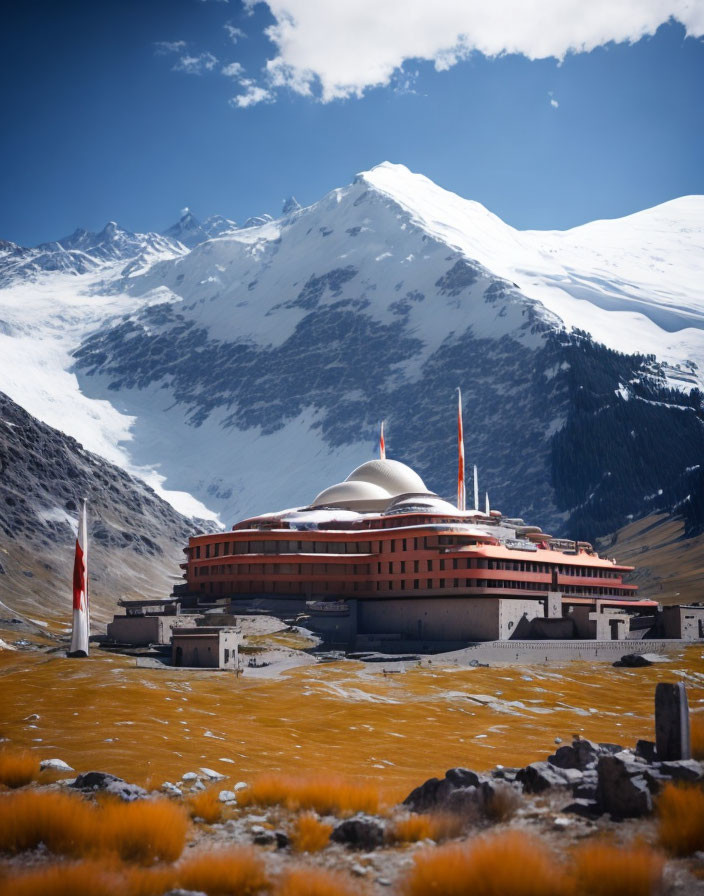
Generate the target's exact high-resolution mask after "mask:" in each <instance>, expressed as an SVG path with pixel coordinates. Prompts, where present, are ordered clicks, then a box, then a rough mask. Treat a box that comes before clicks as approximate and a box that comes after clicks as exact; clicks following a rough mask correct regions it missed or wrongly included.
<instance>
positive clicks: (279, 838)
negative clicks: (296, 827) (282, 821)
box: [274, 831, 291, 849]
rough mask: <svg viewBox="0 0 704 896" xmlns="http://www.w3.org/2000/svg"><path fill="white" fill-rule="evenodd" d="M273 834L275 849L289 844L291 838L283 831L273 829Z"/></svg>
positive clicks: (284, 847)
mask: <svg viewBox="0 0 704 896" xmlns="http://www.w3.org/2000/svg"><path fill="white" fill-rule="evenodd" d="M274 836H275V837H276V848H277V849H286V847H287V846H290V844H291V839H290V837H289V836H288V834H285V833H284V832H283V831H274Z"/></svg>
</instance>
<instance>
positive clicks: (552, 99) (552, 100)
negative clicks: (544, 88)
mask: <svg viewBox="0 0 704 896" xmlns="http://www.w3.org/2000/svg"><path fill="white" fill-rule="evenodd" d="M548 98H549V100H550V105H551V106H552V107H553V109H557V108H558V107H559V105H560V104H559V103H558V101H557V100H556V99H555V95H554V94H553V92H552V90H548Z"/></svg>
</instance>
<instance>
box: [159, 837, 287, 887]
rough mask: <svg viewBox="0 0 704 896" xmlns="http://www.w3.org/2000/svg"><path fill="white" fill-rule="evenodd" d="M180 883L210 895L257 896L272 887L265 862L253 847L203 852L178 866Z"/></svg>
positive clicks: (177, 871) (182, 885)
mask: <svg viewBox="0 0 704 896" xmlns="http://www.w3.org/2000/svg"><path fill="white" fill-rule="evenodd" d="M176 873H177V879H178V885H179V886H180V887H183V888H184V889H187V890H202V891H203V892H205V893H207V894H208V896H254V894H256V893H259V891H260V890H265V889H267V888H268V887H269V885H270V883H269V879H268V877H267V874H266V869H265V867H264V864H263V862H262V861H261V859H260V858H259V857H258V856H257V854H256V853H255V852H254V850H253V849H248V848H244V847H243V848H238V849H228V850H220V851H214V852H201V853H197V854H196V855H193V856H191V857H190V858H188V859H186V860H185V861H184V862H182V863H181V865H180V866H179V867H178V868H177V869H176Z"/></svg>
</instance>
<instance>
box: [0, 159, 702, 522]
mask: <svg viewBox="0 0 704 896" xmlns="http://www.w3.org/2000/svg"><path fill="white" fill-rule="evenodd" d="M184 218H187V220H184ZM209 220H211V221H212V219H209ZM182 223H183V226H182V227H181V229H180V230H178V231H177V230H175V229H174V228H172V229H171V230H170V231H167V232H166V234H165V237H162V238H165V239H166V240H167V244H166V245H165V246H164V247H163V248H162V249H161V250H159V251H156V250H155V253H154V255H153V256H152V257H150V258H149V259H146V260H144V259H142V258H141V256H136V258H137V259H139V260H138V261H137V262H135V260H130V261H128V262H127V264H125V263H123V262H124V259H121V260H120V261H119V262H118V261H114V262H111V263H108V262H107V261H104V260H100V263H99V264H97V262H96V265H97V267H89V266H86V269H85V271H84V272H83V273H82V274H81V276H78V277H77V276H76V272H75V270H73V269H72V270H71V271H70V272H67V271H66V270H65V269H62V268H59V267H57V268H55V269H47V268H44V269H41V268H38V267H35V268H34V269H33V270H32V276H31V277H26V276H25V277H21V276H19V275H18V274H17V272H16V271H15V270H10V271H9V274H8V273H6V275H5V276H6V279H5V281H4V282H5V284H6V285H5V288H4V289H3V290H0V350H2V352H3V354H2V355H0V357H2V358H4V360H3V361H0V365H2V366H1V367H0V388H4V390H5V391H6V392H8V394H10V395H11V396H12V397H14V398H15V399H16V400H18V401H19V402H20V403H21V404H22V405H23V406H25V407H27V409H28V410H29V411H30V412H31V413H34V414H36V415H37V416H38V417H40V419H43V420H46V421H47V422H50V423H52V424H53V425H58V426H61V428H63V429H65V430H66V431H69V432H71V434H73V435H75V436H76V437H77V438H79V439H80V440H81V441H83V442H84V444H85V445H86V447H88V448H91V449H92V450H96V451H98V452H100V453H102V454H103V455H105V456H107V457H109V458H110V459H111V460H114V461H115V462H117V463H120V464H122V465H123V466H125V467H127V468H128V469H130V470H132V471H137V472H140V473H141V474H142V475H143V476H144V477H145V478H146V479H147V481H149V482H150V483H151V484H153V485H154V486H155V487H157V488H160V489H161V490H162V493H163V494H166V495H167V497H169V498H170V500H172V501H173V502H174V503H175V504H176V506H178V507H179V508H180V509H182V510H184V511H185V512H188V513H191V514H193V515H198V516H206V515H207V509H210V510H211V511H213V512H214V513H217V514H219V515H220V517H221V519H222V520H223V522H226V523H231V522H233V521H234V520H235V519H236V518H238V517H241V516H242V515H244V514H249V513H252V512H258V511H263V510H270V509H273V508H276V507H280V506H292V505H299V504H305V503H308V502H309V501H310V500H311V499H312V497H313V496H314V495H315V494H317V492H318V491H319V490H320V489H321V488H322V487H323V486H325V485H327V484H329V483H330V482H335V481H339V480H340V479H341V478H344V476H345V475H346V474H347V473H348V472H349V471H350V470H351V469H352V468H353V467H354V466H356V465H357V464H358V463H360V462H361V461H363V460H366V459H368V457H369V456H370V454H371V453H372V452H373V450H374V444H375V438H376V430H377V426H378V422H379V420H380V419H382V418H385V419H386V420H387V445H388V450H389V454H390V456H394V457H397V458H399V459H401V460H404V461H406V462H408V463H410V464H411V465H413V466H415V467H416V468H417V469H418V471H419V472H420V473H421V475H422V476H423V477H424V479H425V480H426V483H427V485H428V487H429V488H431V489H433V490H435V491H438V492H439V493H441V494H446V495H451V494H452V490H453V483H454V476H455V444H454V403H455V389H456V387H457V386H461V387H462V391H463V396H464V400H465V407H466V413H465V430H466V441H467V454H468V459H469V461H470V463H472V462H475V461H476V462H477V463H478V465H479V468H480V477H481V485H482V489H484V487H486V488H487V489H488V490H489V492H490V495H491V499H492V503H494V504H495V505H496V506H500V507H501V509H502V510H504V511H506V512H508V513H512V514H522V515H525V517H526V518H527V519H530V520H531V521H533V522H536V523H538V524H540V525H543V526H544V527H545V528H548V527H553V531H555V530H558V531H571V532H578V533H579V534H586V535H595V534H599V533H600V532H604V531H609V527H611V528H615V526H616V525H618V523H619V522H620V521H621V520H622V519H623V518H625V516H626V515H627V514H629V513H636V512H639V509H640V507H641V506H642V504H643V502H644V501H646V499H648V498H650V500H651V501H652V500H653V498H652V495H657V494H658V493H659V492H660V490H663V492H667V493H668V494H669V492H668V491H667V490H668V489H671V488H675V486H676V483H677V482H679V481H680V479H681V478H682V477H683V476H684V475H685V471H686V469H687V468H688V467H692V466H693V465H696V464H697V463H699V460H700V459H701V455H702V452H704V426H703V425H702V419H701V418H702V414H701V397H700V395H699V394H698V393H697V392H695V393H693V394H690V390H691V389H692V388H693V387H695V386H699V385H700V384H701V368H702V365H704V252H703V251H702V250H703V249H704V197H697V196H692V197H683V198H682V199H678V200H674V201H672V202H669V203H666V204H664V205H662V206H658V207H656V208H654V209H649V210H647V211H644V212H640V213H638V214H635V215H631V216H629V217H627V218H623V219H620V220H614V221H601V222H594V223H592V224H588V225H584V226H583V227H578V228H574V229H572V230H569V231H565V232H536V231H517V230H515V229H514V228H512V227H510V226H509V225H507V224H506V223H504V222H503V221H501V220H500V219H499V218H498V217H496V216H495V215H493V214H492V213H491V212H489V211H488V210H487V209H485V208H484V207H483V206H481V205H479V204H478V203H476V202H471V201H468V200H465V199H462V198H460V197H458V196H456V195H454V194H452V193H449V192H447V191H445V190H443V189H441V188H440V187H438V186H436V185H435V184H433V183H432V182H431V181H429V180H428V179H427V178H425V177H422V176H421V175H417V174H413V173H411V172H410V171H408V169H406V168H405V167H403V166H401V165H392V164H389V163H385V164H383V165H380V166H378V167H377V168H374V169H372V170H371V171H369V172H365V173H364V174H361V175H359V176H358V177H357V178H356V179H355V181H354V182H353V183H352V184H351V185H349V186H348V187H344V188H340V189H336V190H333V191H332V192H331V193H330V194H328V195H327V196H326V197H324V198H323V199H322V200H320V201H319V202H317V203H315V204H314V205H312V206H310V207H308V208H304V209H301V208H300V207H297V203H296V204H295V205H293V203H289V202H287V203H286V207H285V211H284V213H283V216H282V217H281V218H280V219H278V220H275V221H274V220H270V219H268V217H267V216H263V217H261V218H259V219H250V220H248V221H247V222H245V225H244V226H243V227H241V228H236V226H235V225H234V223H233V222H228V224H227V226H228V227H229V225H230V224H232V228H233V229H231V230H227V229H224V230H220V231H219V235H218V236H216V237H212V235H211V234H209V233H208V232H207V229H206V227H205V224H204V225H201V224H200V223H199V222H197V221H196V219H195V218H193V217H192V216H190V215H188V216H187V215H184V217H182V219H181V221H180V222H179V225H181V224H182ZM206 223H207V222H206ZM179 225H176V227H177V228H178V227H179ZM210 229H211V230H213V228H212V227H211V228H210ZM213 232H215V230H213ZM203 234H205V237H204V236H203ZM184 244H187V245H191V246H192V248H191V249H190V251H186V250H185V249H184V248H183V245H184ZM18 251H24V250H19V247H18ZM31 251H39V250H31ZM65 251H73V252H84V254H85V255H86V257H87V258H92V257H93V256H92V254H91V251H87V250H84V249H79V248H76V249H71V250H68V249H66V250H65ZM0 252H3V247H2V245H0ZM13 252H15V250H14V249H12V248H8V249H6V250H4V254H2V255H0V271H3V270H5V267H4V259H5V258H7V259H8V264H9V260H10V259H12V257H13ZM588 334H590V336H588ZM590 337H591V338H590ZM40 339H41V340H42V342H41V350H40V349H39V348H38V346H39V340H40ZM167 489H168V490H170V491H168V492H167V491H166V490H167ZM174 490H177V492H178V494H174V493H173V492H174ZM206 508H207V509H206Z"/></svg>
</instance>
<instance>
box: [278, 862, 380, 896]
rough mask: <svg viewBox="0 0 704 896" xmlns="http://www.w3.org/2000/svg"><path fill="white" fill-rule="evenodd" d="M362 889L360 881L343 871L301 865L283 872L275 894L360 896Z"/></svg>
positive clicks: (282, 895)
mask: <svg viewBox="0 0 704 896" xmlns="http://www.w3.org/2000/svg"><path fill="white" fill-rule="evenodd" d="M360 890H361V891H362V892H364V890H363V888H362V887H360V884H359V882H358V881H356V880H353V879H352V878H351V877H350V876H349V875H348V874H344V873H343V872H341V871H325V870H324V869H323V868H308V867H305V866H299V867H297V868H296V867H294V868H289V869H288V870H286V871H285V872H284V873H283V875H282V876H281V878H280V879H279V881H278V883H277V885H276V889H275V890H274V896H360Z"/></svg>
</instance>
